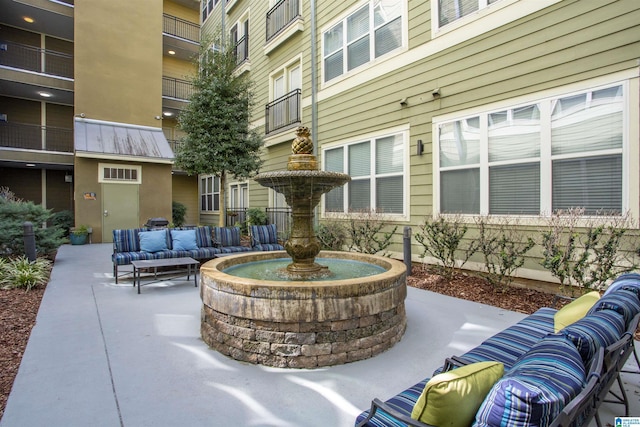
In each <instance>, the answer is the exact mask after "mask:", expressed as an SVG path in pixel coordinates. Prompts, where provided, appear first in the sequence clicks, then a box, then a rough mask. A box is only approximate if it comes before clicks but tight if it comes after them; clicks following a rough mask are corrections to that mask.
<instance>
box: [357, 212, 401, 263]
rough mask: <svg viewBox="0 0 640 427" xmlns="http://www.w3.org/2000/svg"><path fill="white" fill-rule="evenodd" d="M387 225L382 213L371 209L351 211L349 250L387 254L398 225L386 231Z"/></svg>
mask: <svg viewBox="0 0 640 427" xmlns="http://www.w3.org/2000/svg"><path fill="white" fill-rule="evenodd" d="M386 226H387V220H386V218H385V216H384V215H383V214H381V213H378V212H375V211H370V210H364V211H359V212H351V213H350V214H349V218H348V220H347V235H348V236H349V240H348V243H347V244H348V247H349V250H350V251H354V252H361V253H364V254H369V255H375V254H378V253H382V255H383V256H387V255H388V253H387V252H386V251H385V250H386V249H387V248H388V247H389V246H390V245H391V238H392V237H393V234H394V233H395V232H396V230H397V229H398V226H397V225H396V226H394V227H393V228H392V229H391V231H384V228H385V227H386Z"/></svg>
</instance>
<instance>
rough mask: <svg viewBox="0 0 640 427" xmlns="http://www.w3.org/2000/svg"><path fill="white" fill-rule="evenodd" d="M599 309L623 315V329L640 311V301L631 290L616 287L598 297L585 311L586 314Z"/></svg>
mask: <svg viewBox="0 0 640 427" xmlns="http://www.w3.org/2000/svg"><path fill="white" fill-rule="evenodd" d="M600 310H613V311H617V312H618V313H620V314H622V315H623V316H624V324H625V329H626V327H627V326H628V325H629V323H630V322H631V320H632V319H633V318H634V317H635V316H636V314H638V313H640V301H638V296H637V295H636V294H635V293H633V292H632V291H627V290H624V289H618V290H616V291H613V292H610V293H608V294H606V295H605V296H603V297H602V298H600V299H599V300H598V302H597V303H595V305H594V306H593V307H591V309H590V310H589V312H588V313H587V316H588V315H590V314H592V313H595V312H596V311H600Z"/></svg>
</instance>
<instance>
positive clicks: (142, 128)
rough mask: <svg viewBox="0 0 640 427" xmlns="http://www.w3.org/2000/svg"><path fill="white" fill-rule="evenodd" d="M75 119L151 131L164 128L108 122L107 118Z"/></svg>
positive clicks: (76, 119)
mask: <svg viewBox="0 0 640 427" xmlns="http://www.w3.org/2000/svg"><path fill="white" fill-rule="evenodd" d="M74 120H75V121H76V122H84V123H90V124H96V125H110V126H117V127H123V128H129V129H141V130H150V131H160V132H162V128H161V127H153V126H143V125H134V124H131V123H120V122H108V121H106V120H96V119H85V118H81V117H75V118H74Z"/></svg>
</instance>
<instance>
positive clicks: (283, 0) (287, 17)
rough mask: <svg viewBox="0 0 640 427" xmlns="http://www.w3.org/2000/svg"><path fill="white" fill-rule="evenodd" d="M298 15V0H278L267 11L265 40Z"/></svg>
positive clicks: (282, 28) (269, 38) (273, 35)
mask: <svg viewBox="0 0 640 427" xmlns="http://www.w3.org/2000/svg"><path fill="white" fill-rule="evenodd" d="M299 16H300V0H280V1H279V2H278V3H276V4H275V6H273V7H272V8H271V9H270V10H269V11H268V12H267V41H269V40H271V39H272V38H273V37H275V36H277V35H278V34H279V33H280V32H281V31H282V30H284V29H285V28H286V27H287V26H288V25H289V24H290V23H291V22H293V21H294V20H295V19H296V18H297V17H299Z"/></svg>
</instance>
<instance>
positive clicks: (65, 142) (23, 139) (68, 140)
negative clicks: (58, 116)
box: [0, 123, 73, 153]
mask: <svg viewBox="0 0 640 427" xmlns="http://www.w3.org/2000/svg"><path fill="white" fill-rule="evenodd" d="M0 146H2V147H9V148H17V149H26V150H41V151H57V152H63V153H73V129H68V128H59V127H53V126H40V125H32V124H26V123H0Z"/></svg>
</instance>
